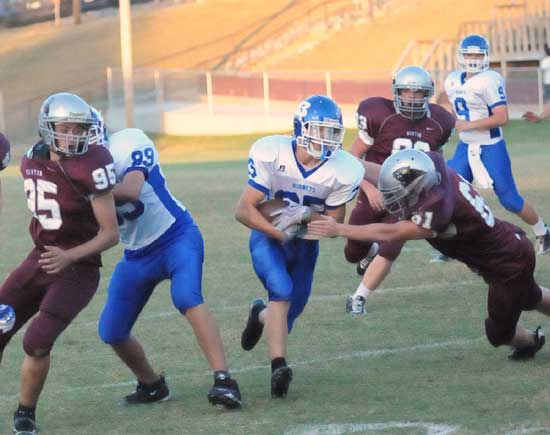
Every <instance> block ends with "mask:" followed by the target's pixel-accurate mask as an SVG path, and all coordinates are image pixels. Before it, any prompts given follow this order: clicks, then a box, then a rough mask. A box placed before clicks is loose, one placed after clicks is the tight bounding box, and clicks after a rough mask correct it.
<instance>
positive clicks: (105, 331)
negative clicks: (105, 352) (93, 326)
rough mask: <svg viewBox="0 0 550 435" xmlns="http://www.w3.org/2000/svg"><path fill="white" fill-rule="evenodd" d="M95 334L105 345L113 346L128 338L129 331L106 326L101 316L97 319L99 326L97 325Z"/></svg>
mask: <svg viewBox="0 0 550 435" xmlns="http://www.w3.org/2000/svg"><path fill="white" fill-rule="evenodd" d="M97 332H98V334H99V338H101V341H103V343H105V344H109V345H114V344H118V343H121V342H123V341H124V340H126V339H127V338H128V337H129V336H130V331H126V330H122V329H120V328H118V330H117V328H115V327H113V325H109V326H108V325H107V322H105V321H104V320H103V315H102V316H101V317H100V318H99V324H98V325H97Z"/></svg>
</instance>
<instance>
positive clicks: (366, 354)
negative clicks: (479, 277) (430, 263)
mask: <svg viewBox="0 0 550 435" xmlns="http://www.w3.org/2000/svg"><path fill="white" fill-rule="evenodd" d="M483 340H485V337H478V338H474V339H459V340H449V341H443V342H435V343H426V344H418V345H415V346H407V347H397V348H382V349H373V350H364V351H356V352H351V353H347V354H341V355H337V356H332V357H331V356H326V357H322V358H314V359H310V360H305V361H293V362H292V363H291V366H293V367H298V366H309V365H313V364H319V363H325V362H329V361H342V360H348V359H353V358H372V357H378V356H383V355H394V354H400V353H407V352H422V351H426V350H432V349H437V348H442V347H451V346H465V345H471V344H474V343H478V342H481V341H483ZM269 367H270V366H269V365H268V364H265V365H255V366H248V367H243V368H240V369H231V373H245V372H250V371H255V370H260V369H264V370H265V369H269ZM211 375H212V373H211V372H209V371H204V372H200V373H198V372H195V373H190V372H186V373H181V374H176V375H170V376H169V378H170V379H179V378H185V379H188V378H189V377H190V376H211ZM135 383H136V381H135V380H132V381H127V382H116V383H110V384H94V385H83V386H76V387H70V386H63V385H61V386H60V385H57V386H55V387H54V388H51V389H48V388H47V389H46V391H45V392H44V394H46V395H49V394H60V393H70V392H75V391H81V390H100V389H108V388H118V387H125V386H128V385H135ZM14 398H17V395H0V400H4V399H7V400H11V399H14Z"/></svg>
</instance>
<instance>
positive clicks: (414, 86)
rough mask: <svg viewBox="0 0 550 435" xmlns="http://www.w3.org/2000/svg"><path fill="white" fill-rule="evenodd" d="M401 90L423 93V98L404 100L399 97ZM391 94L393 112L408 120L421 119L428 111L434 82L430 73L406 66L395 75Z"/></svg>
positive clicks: (422, 69) (419, 67)
mask: <svg viewBox="0 0 550 435" xmlns="http://www.w3.org/2000/svg"><path fill="white" fill-rule="evenodd" d="M403 89H410V90H412V91H424V97H422V98H405V97H403V96H401V95H400V94H401V91H402V90H403ZM392 92H393V104H394V106H395V110H396V111H397V112H398V113H399V114H400V115H401V116H404V117H405V118H409V119H421V118H424V117H425V116H426V114H427V113H428V111H429V108H430V106H429V104H430V98H431V97H432V95H433V94H434V82H433V80H432V78H431V76H430V73H429V72H428V71H426V70H425V69H424V68H422V67H421V66H416V65H411V66H406V67H404V68H401V69H400V70H399V71H398V72H397V73H396V74H395V77H394V78H393V83H392Z"/></svg>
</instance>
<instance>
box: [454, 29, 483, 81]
mask: <svg viewBox="0 0 550 435" xmlns="http://www.w3.org/2000/svg"><path fill="white" fill-rule="evenodd" d="M489 51H490V50H489V42H487V39H485V37H483V36H481V35H476V34H472V35H468V36H466V37H464V39H462V41H461V42H460V45H459V46H458V67H459V68H460V69H461V70H462V71H466V72H469V73H478V72H481V71H485V70H487V69H489ZM465 54H483V59H466V58H465V57H464V55H465Z"/></svg>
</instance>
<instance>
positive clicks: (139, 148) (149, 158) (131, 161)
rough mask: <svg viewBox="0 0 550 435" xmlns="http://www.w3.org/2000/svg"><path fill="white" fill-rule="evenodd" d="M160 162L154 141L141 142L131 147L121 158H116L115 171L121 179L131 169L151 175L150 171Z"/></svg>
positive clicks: (146, 175)
mask: <svg viewBox="0 0 550 435" xmlns="http://www.w3.org/2000/svg"><path fill="white" fill-rule="evenodd" d="M158 163H159V155H158V152H157V150H156V148H155V146H154V144H153V143H152V142H141V143H138V144H136V145H135V146H134V147H132V148H131V149H129V150H128V151H127V152H126V153H124V155H123V156H121V158H120V160H119V159H118V158H117V159H116V160H115V171H116V173H117V175H118V177H119V179H120V180H122V179H123V178H124V176H125V175H126V174H127V173H128V172H131V171H140V172H142V173H143V175H144V176H145V179H146V180H147V177H148V176H149V171H150V170H151V169H152V168H153V167H154V166H155V165H158Z"/></svg>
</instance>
